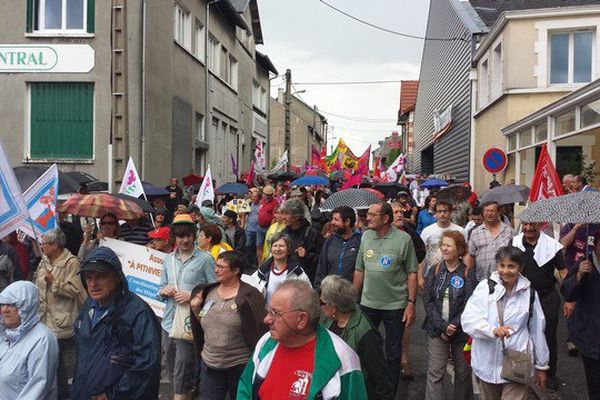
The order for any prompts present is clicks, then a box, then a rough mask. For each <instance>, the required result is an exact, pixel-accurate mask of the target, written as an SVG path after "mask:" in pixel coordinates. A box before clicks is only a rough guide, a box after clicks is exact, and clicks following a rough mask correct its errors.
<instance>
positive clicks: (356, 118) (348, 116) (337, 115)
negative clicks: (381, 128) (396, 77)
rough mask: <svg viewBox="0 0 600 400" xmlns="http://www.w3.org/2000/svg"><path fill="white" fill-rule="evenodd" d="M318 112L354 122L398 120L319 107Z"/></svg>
mask: <svg viewBox="0 0 600 400" xmlns="http://www.w3.org/2000/svg"><path fill="white" fill-rule="evenodd" d="M319 112H320V113H323V114H327V115H332V116H334V117H337V118H341V119H347V120H348V121H354V122H398V120H396V119H387V118H366V117H355V116H352V115H344V114H336V113H332V112H329V111H325V110H321V109H319Z"/></svg>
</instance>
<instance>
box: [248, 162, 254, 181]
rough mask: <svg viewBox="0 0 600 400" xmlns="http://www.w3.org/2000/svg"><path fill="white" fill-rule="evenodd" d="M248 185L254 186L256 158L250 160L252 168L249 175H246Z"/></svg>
mask: <svg viewBox="0 0 600 400" xmlns="http://www.w3.org/2000/svg"><path fill="white" fill-rule="evenodd" d="M246 185H247V186H248V187H253V186H254V160H252V161H250V170H249V171H248V176H247V177H246Z"/></svg>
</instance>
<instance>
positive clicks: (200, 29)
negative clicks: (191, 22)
mask: <svg viewBox="0 0 600 400" xmlns="http://www.w3.org/2000/svg"><path fill="white" fill-rule="evenodd" d="M205 32H206V31H205V30H204V26H202V25H201V24H199V23H196V29H195V33H194V38H195V41H196V47H195V48H194V54H195V55H196V57H198V58H199V59H200V60H202V61H204V57H205V53H206V48H205V43H204V41H205Z"/></svg>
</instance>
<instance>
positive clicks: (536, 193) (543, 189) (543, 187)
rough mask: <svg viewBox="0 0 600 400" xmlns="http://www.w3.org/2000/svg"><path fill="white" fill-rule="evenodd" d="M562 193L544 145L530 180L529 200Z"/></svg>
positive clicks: (547, 197)
mask: <svg viewBox="0 0 600 400" xmlns="http://www.w3.org/2000/svg"><path fill="white" fill-rule="evenodd" d="M562 194H563V189H562V184H561V181H560V178H559V177H558V173H557V172H556V168H554V163H553V162H552V160H551V159H550V154H548V149H546V145H543V146H542V151H541V152H540V159H539V161H538V164H537V166H536V168H535V174H534V175H533V180H532V181H531V192H529V201H531V202H534V201H537V200H541V199H549V198H551V197H557V196H560V195H562Z"/></svg>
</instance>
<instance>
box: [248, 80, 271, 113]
mask: <svg viewBox="0 0 600 400" xmlns="http://www.w3.org/2000/svg"><path fill="white" fill-rule="evenodd" d="M252 104H253V105H254V107H256V108H258V109H259V110H261V111H263V112H265V113H266V112H267V91H266V90H265V89H264V88H263V87H262V86H260V84H259V83H258V82H257V81H254V86H253V87H252Z"/></svg>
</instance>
